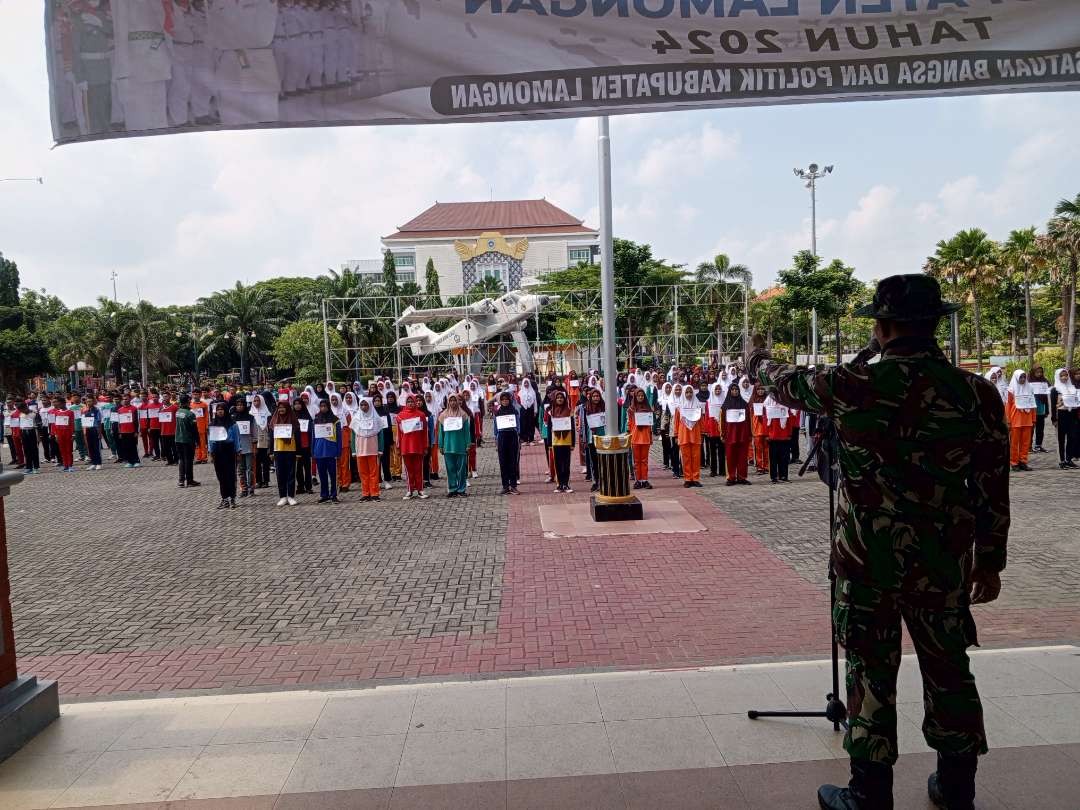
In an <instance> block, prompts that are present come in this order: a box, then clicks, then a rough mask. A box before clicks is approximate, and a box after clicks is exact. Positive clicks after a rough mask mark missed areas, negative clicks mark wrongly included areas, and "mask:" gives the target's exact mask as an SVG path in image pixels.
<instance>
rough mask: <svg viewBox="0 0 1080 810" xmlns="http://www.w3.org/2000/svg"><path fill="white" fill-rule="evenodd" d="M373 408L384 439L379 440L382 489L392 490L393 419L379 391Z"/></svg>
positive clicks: (372, 404)
mask: <svg viewBox="0 0 1080 810" xmlns="http://www.w3.org/2000/svg"><path fill="white" fill-rule="evenodd" d="M371 407H372V408H373V409H374V411H375V415H376V416H377V417H378V419H379V424H380V426H381V429H382V438H381V439H380V440H379V472H380V474H381V476H382V477H381V481H382V488H383V489H391V483H390V482H391V480H392V479H393V476H392V475H391V473H390V445H391V443H393V441H394V431H393V417H392V415H391V414H390V410H389V409H388V408H387V407H386V405H385V404H383V395H382V394H380V393H378V392H377V391H376V392H375V395H374V396H373V397H372V398H371Z"/></svg>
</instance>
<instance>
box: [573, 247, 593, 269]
mask: <svg viewBox="0 0 1080 810" xmlns="http://www.w3.org/2000/svg"><path fill="white" fill-rule="evenodd" d="M591 261H592V248H590V247H572V248H570V264H571V265H577V264H581V263H582V262H585V263H586V264H588V263H589V262H591Z"/></svg>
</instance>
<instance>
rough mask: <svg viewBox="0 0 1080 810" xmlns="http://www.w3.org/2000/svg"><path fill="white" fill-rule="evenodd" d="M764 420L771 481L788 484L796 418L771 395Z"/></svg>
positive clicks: (766, 400) (767, 402)
mask: <svg viewBox="0 0 1080 810" xmlns="http://www.w3.org/2000/svg"><path fill="white" fill-rule="evenodd" d="M764 419H765V435H766V437H767V438H768V440H769V479H770V480H771V481H772V483H774V484H776V483H783V484H786V483H788V465H789V464H790V463H791V424H792V422H793V421H795V417H794V416H793V415H792V413H791V411H790V410H789V409H788V408H787V407H786V406H784V405H781V404H780V403H779V402H777V401H776V399H775V398H774V397H773V395H772V394H769V395H768V396H767V397H766V398H765V417H764ZM796 424H797V422H796Z"/></svg>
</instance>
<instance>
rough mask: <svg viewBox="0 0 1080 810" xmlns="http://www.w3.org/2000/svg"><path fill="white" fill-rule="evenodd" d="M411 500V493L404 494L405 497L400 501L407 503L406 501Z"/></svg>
mask: <svg viewBox="0 0 1080 810" xmlns="http://www.w3.org/2000/svg"><path fill="white" fill-rule="evenodd" d="M411 498H412V493H411V492H406V493H405V496H404V497H403V498H402V499H401V500H403V501H407V500H410V499H411Z"/></svg>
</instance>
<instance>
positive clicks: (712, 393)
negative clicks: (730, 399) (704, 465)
mask: <svg viewBox="0 0 1080 810" xmlns="http://www.w3.org/2000/svg"><path fill="white" fill-rule="evenodd" d="M698 399H701V397H700V396H698ZM723 404H724V386H723V385H721V384H720V383H719V382H715V383H713V384H712V385H710V386H709V389H708V398H707V399H706V400H705V404H704V405H703V406H702V407H703V408H705V413H704V414H703V416H702V421H703V422H704V424H703V425H702V430H703V431H704V433H705V449H706V451H707V455H708V458H709V477H710V478H716V476H717V475H723V474H724V468H725V467H726V466H727V465H726V463H725V461H726V460H725V458H724V437H723V434H722V433H721V431H720V421H721V418H720V410H721V407H722V406H723Z"/></svg>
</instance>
